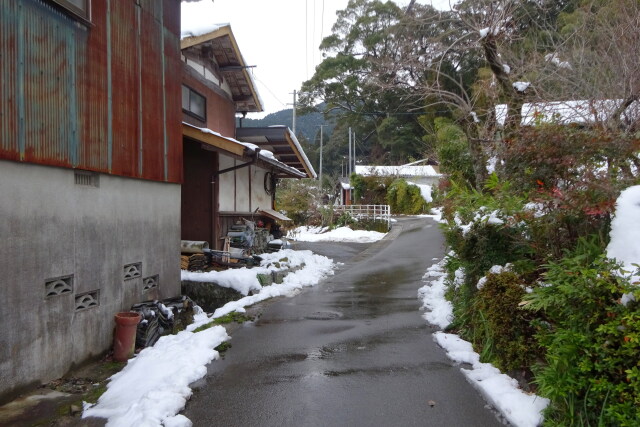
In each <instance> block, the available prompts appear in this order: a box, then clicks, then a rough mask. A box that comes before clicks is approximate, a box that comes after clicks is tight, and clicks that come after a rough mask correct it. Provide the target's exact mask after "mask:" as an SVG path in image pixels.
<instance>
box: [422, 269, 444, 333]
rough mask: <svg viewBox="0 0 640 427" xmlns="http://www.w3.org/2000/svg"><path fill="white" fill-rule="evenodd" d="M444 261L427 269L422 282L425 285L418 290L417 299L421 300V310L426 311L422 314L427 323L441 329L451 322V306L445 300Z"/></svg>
mask: <svg viewBox="0 0 640 427" xmlns="http://www.w3.org/2000/svg"><path fill="white" fill-rule="evenodd" d="M444 264H445V260H444V259H443V260H442V261H440V262H439V263H437V264H434V265H432V266H431V267H429V268H428V269H427V272H426V273H425V274H424V276H423V280H424V281H425V282H426V283H427V284H426V285H424V286H423V287H421V288H420V289H418V298H419V299H420V300H422V308H421V309H424V310H426V313H425V314H423V316H422V317H424V318H425V319H426V320H427V322H429V323H431V324H433V325H437V326H438V327H440V328H441V329H444V328H446V327H447V326H449V324H450V323H451V321H452V320H453V306H452V305H451V302H449V301H447V300H446V299H445V296H444V295H445V293H446V291H447V286H446V285H445V283H444V281H445V278H446V273H445V271H444Z"/></svg>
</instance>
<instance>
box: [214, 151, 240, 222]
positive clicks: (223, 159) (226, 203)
mask: <svg viewBox="0 0 640 427" xmlns="http://www.w3.org/2000/svg"><path fill="white" fill-rule="evenodd" d="M219 165H220V170H223V169H226V168H230V167H233V166H235V165H236V161H235V160H234V159H232V158H231V157H229V156H225V155H223V154H220V156H219ZM236 172H237V170H235V171H232V172H227V173H223V174H222V175H218V180H219V182H220V185H219V186H218V188H219V191H220V194H219V196H218V207H219V211H221V212H234V211H235V210H236V206H235V202H234V195H235V191H236V186H235V174H236Z"/></svg>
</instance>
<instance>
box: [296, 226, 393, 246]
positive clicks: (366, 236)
mask: <svg viewBox="0 0 640 427" xmlns="http://www.w3.org/2000/svg"><path fill="white" fill-rule="evenodd" d="M384 236H386V233H380V232H378V231H367V230H352V229H350V228H349V227H338V228H336V229H334V230H330V231H327V228H326V227H325V228H321V227H308V226H302V227H298V228H296V229H294V230H291V231H289V233H288V234H287V237H288V238H289V239H292V240H297V241H299V242H356V243H372V242H377V241H378V240H381V239H382V238H383V237H384Z"/></svg>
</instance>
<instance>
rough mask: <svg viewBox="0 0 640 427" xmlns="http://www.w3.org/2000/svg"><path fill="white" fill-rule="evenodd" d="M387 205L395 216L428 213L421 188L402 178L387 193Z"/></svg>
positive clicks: (392, 184) (394, 182)
mask: <svg viewBox="0 0 640 427" xmlns="http://www.w3.org/2000/svg"><path fill="white" fill-rule="evenodd" d="M387 203H388V204H389V206H390V207H391V212H392V213H394V214H405V215H417V214H421V213H424V212H427V211H428V208H429V206H428V204H427V202H426V201H425V200H424V198H423V197H422V193H421V192H420V188H419V187H417V186H415V185H410V184H408V183H407V181H405V180H404V179H402V178H399V179H396V180H395V181H393V182H392V183H391V186H389V190H388V191H387Z"/></svg>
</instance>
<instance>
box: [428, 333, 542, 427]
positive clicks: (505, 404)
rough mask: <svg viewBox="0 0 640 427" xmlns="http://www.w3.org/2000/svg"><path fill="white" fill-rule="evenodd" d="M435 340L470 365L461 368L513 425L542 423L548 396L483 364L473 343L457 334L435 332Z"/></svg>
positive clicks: (454, 357)
mask: <svg viewBox="0 0 640 427" xmlns="http://www.w3.org/2000/svg"><path fill="white" fill-rule="evenodd" d="M433 339H434V340H435V342H437V343H438V344H439V345H440V346H441V347H442V348H444V349H445V351H446V352H447V356H448V357H449V358H450V359H451V360H453V361H454V362H456V363H468V364H470V365H471V369H465V368H460V371H462V373H463V374H464V376H465V377H466V378H467V380H468V381H469V382H470V383H471V384H472V385H473V386H474V387H475V388H476V389H477V390H478V391H479V392H480V393H482V395H483V396H484V398H485V400H486V401H487V402H489V403H490V404H491V405H493V407H494V408H496V409H497V410H499V411H500V413H501V414H502V416H503V417H504V418H505V419H506V420H507V421H509V422H510V423H511V424H512V425H514V426H517V427H536V426H538V425H540V424H541V423H542V421H543V416H542V411H544V409H545V408H546V407H547V405H548V404H549V399H546V398H544V397H539V396H536V395H535V394H530V393H525V392H524V391H522V390H521V389H520V388H519V387H518V381H516V380H515V379H513V378H511V377H510V376H508V375H505V374H503V373H501V372H500V370H499V369H497V368H496V367H494V366H493V365H491V364H490V363H481V362H480V355H479V354H478V353H476V352H474V351H473V347H472V346H471V343H470V342H468V341H465V340H463V339H461V338H460V337H459V336H458V335H455V334H446V333H444V332H435V333H434V334H433Z"/></svg>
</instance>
